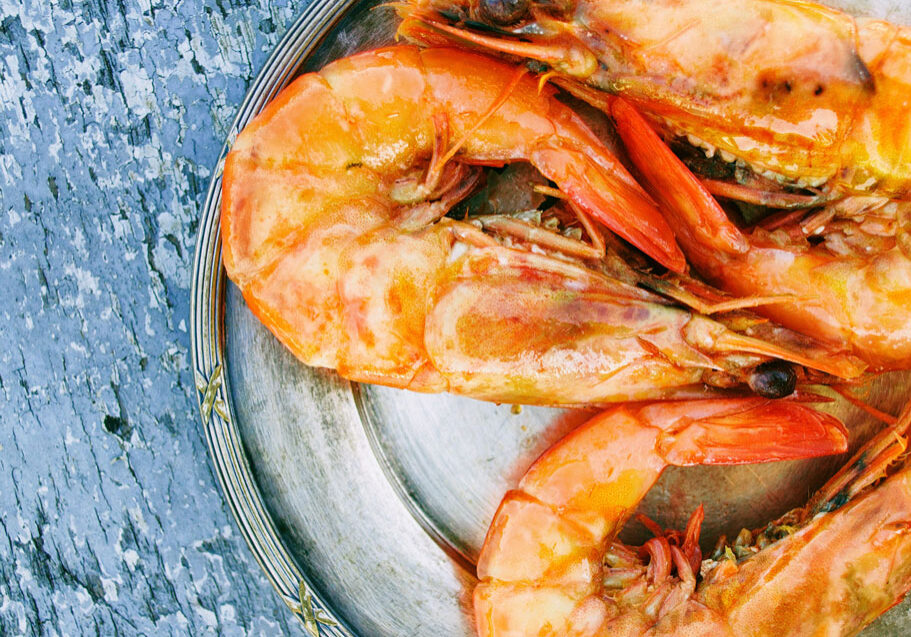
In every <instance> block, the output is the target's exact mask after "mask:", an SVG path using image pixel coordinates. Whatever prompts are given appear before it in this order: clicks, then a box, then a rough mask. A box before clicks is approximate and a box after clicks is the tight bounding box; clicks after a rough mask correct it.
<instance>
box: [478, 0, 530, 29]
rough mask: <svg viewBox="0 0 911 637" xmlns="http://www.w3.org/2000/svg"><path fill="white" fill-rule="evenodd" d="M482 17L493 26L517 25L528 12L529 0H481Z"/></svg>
mask: <svg viewBox="0 0 911 637" xmlns="http://www.w3.org/2000/svg"><path fill="white" fill-rule="evenodd" d="M480 6H481V16H482V17H483V18H484V19H485V20H489V21H490V22H492V23H493V24H498V25H501V26H505V25H507V24H515V23H516V22H518V21H519V20H521V19H522V18H523V17H524V16H525V14H526V13H527V12H528V0H480Z"/></svg>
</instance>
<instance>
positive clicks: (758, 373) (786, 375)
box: [749, 361, 797, 398]
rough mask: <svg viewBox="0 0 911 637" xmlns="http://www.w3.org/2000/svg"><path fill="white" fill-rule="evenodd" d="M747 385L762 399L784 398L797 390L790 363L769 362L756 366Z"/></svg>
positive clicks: (795, 376) (795, 375) (795, 378)
mask: <svg viewBox="0 0 911 637" xmlns="http://www.w3.org/2000/svg"><path fill="white" fill-rule="evenodd" d="M749 385H750V389H752V390H753V391H754V392H756V393H757V394H759V395H760V396H762V397H763V398H784V397H785V396H790V395H791V394H793V393H794V389H796V388H797V372H795V371H794V367H793V366H792V365H791V364H790V363H786V362H784V361H769V362H767V363H762V364H761V365H757V366H756V369H754V370H753V373H752V374H750V380H749Z"/></svg>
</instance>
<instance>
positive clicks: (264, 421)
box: [192, 0, 911, 637]
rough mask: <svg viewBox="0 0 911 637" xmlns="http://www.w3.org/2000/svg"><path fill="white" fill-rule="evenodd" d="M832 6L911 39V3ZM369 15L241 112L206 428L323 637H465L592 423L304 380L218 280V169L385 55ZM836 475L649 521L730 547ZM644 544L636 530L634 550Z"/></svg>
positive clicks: (676, 506) (657, 494)
mask: <svg viewBox="0 0 911 637" xmlns="http://www.w3.org/2000/svg"><path fill="white" fill-rule="evenodd" d="M835 4H838V5H840V6H841V7H842V8H848V9H851V8H853V9H854V10H855V11H856V12H858V13H863V14H866V15H870V14H872V13H873V12H874V11H875V13H876V14H878V15H880V16H885V17H888V18H889V19H892V20H895V21H905V22H911V7H908V6H903V4H904V3H903V2H902V0H891V1H888V0H887V1H884V2H876V1H875V0H868V1H863V0H855V1H854V2H850V1H849V0H842V1H841V2H838V3H835ZM852 4H853V7H852V6H851V5H852ZM373 7H374V3H373V2H357V1H356V0H347V1H346V2H337V1H335V0H316V1H314V2H313V3H312V4H310V5H309V7H308V8H307V10H306V11H305V13H304V14H303V15H302V16H301V17H300V18H299V20H298V21H297V22H296V23H295V25H294V26H293V27H292V28H291V29H290V31H289V32H288V34H287V35H286V37H285V38H284V40H283V41H282V43H281V44H280V45H279V47H278V48H277V49H276V51H275V52H274V53H273V55H272V57H271V58H270V59H269V61H268V62H267V64H266V66H265V68H264V69H263V70H262V71H261V73H260V75H259V76H258V77H257V79H256V81H255V82H254V83H253V85H252V86H251V88H250V91H249V93H248V95H247V97H246V99H245V101H244V103H243V104H242V105H241V107H240V111H239V114H238V116H237V120H236V121H235V124H234V127H233V129H232V130H233V131H235V133H234V134H232V135H231V136H229V139H228V140H227V142H226V145H225V150H224V152H223V153H222V160H221V161H220V162H219V165H218V168H217V169H216V171H215V175H214V178H213V180H212V184H211V186H210V189H209V194H208V198H207V200H206V204H205V206H204V207H203V210H202V217H201V223H200V230H199V239H198V245H197V252H196V259H195V264H194V280H193V292H192V294H193V298H192V337H193V345H192V350H193V363H194V369H195V373H196V382H197V387H198V389H199V397H200V411H201V416H202V422H203V425H204V427H205V432H206V437H207V440H208V443H209V447H210V451H211V455H212V462H213V464H214V466H215V469H216V473H217V475H218V476H219V479H220V481H221V484H222V487H223V489H224V492H225V497H226V499H227V502H228V504H229V506H230V507H231V509H232V511H233V512H234V514H235V516H236V518H237V523H238V525H239V527H240V529H241V531H242V533H243V535H244V537H245V538H246V539H247V542H248V543H249V545H250V548H251V550H252V551H253V553H254V555H255V556H256V558H257V560H258V561H259V563H260V564H261V566H262V567H263V569H264V571H265V572H266V574H267V575H268V577H269V579H270V580H271V581H272V583H273V585H274V586H275V588H276V590H277V591H278V594H279V595H281V597H282V598H283V599H284V601H285V602H286V603H287V604H288V606H289V607H290V608H291V609H292V610H293V611H294V612H296V613H298V614H299V615H300V617H301V619H302V621H303V622H304V626H305V628H306V629H307V631H308V632H309V633H310V634H311V635H314V637H316V636H318V635H352V636H354V635H357V636H362V637H379V636H386V635H388V636H399V635H409V636H410V637H420V636H422V635H427V636H432V637H438V636H439V635H447V636H450V635H451V636H456V637H458V636H468V635H472V634H473V626H472V619H471V607H470V593H471V587H472V586H473V583H474V581H475V580H474V566H473V562H474V559H475V557H476V555H477V553H478V550H479V548H480V544H481V542H482V541H483V537H484V533H485V532H486V529H487V526H488V524H489V522H490V519H491V518H492V516H493V513H494V511H495V509H496V506H497V503H498V502H499V499H500V498H501V497H502V495H503V493H504V492H505V491H506V490H507V489H508V488H509V487H510V486H512V485H513V484H514V483H515V480H516V479H517V477H518V476H520V475H521V474H522V473H523V472H524V470H525V468H526V467H527V466H528V464H529V463H530V462H531V461H532V460H533V459H534V458H535V457H536V456H537V455H538V454H540V453H541V452H542V451H543V450H544V449H545V448H547V447H548V446H549V445H550V444H552V443H553V442H555V441H556V440H557V439H559V438H560V437H561V436H562V435H563V434H564V433H566V432H567V431H569V430H570V429H571V428H573V427H574V426H576V425H578V424H579V423H581V422H582V421H584V420H585V419H586V418H587V417H589V416H590V415H591V412H585V411H563V410H556V409H543V408H529V407H525V408H522V409H521V410H513V409H512V408H511V406H509V405H501V406H498V405H493V404H488V403H482V402H478V401H474V400H470V399H466V398H460V397H455V396H449V395H421V394H415V393H410V392H404V391H398V390H393V389H388V388H383V387H374V386H366V385H355V384H351V383H348V382H346V381H343V380H341V379H339V378H338V377H337V376H336V375H335V374H333V373H332V372H328V371H324V370H319V369H313V368H308V367H305V366H303V365H302V364H300V363H299V362H298V361H297V360H296V359H294V357H293V356H292V355H291V354H290V353H288V352H287V351H285V349H284V348H283V347H282V346H281V345H280V344H279V343H278V341H277V340H275V339H274V338H273V337H272V336H271V334H270V333H269V332H268V331H267V330H266V329H265V328H264V327H263V326H262V325H261V324H260V323H259V322H258V321H257V320H256V319H255V318H254V317H253V315H252V314H251V313H250V312H249V310H248V309H247V308H246V305H245V304H244V301H243V299H242V297H241V296H240V293H239V292H238V290H237V289H236V288H235V287H234V286H233V285H232V284H230V283H229V282H227V281H226V279H225V276H224V268H223V267H222V264H221V245H220V240H219V218H218V210H219V205H220V201H221V166H222V162H223V160H224V155H225V153H226V152H227V149H228V147H229V146H230V144H231V143H232V142H233V139H234V136H235V135H236V131H238V130H240V129H242V128H243V126H244V125H246V123H247V122H249V121H250V119H252V117H253V116H255V114H256V113H258V112H259V111H260V110H261V109H262V107H263V106H264V105H265V104H266V103H267V102H268V101H269V100H270V99H271V98H272V97H273V96H274V95H275V94H276V93H277V92H278V91H279V90H280V89H281V88H282V87H283V86H285V85H286V84H287V83H288V81H289V80H290V79H292V78H293V77H294V76H295V75H296V74H297V73H299V72H302V71H307V70H313V69H317V68H320V67H321V66H322V65H323V64H325V63H326V62H328V61H330V60H332V59H335V58H337V57H341V56H344V55H348V54H351V53H353V52H356V51H360V50H364V49H368V48H372V47H374V46H378V45H381V44H385V43H387V42H389V41H391V36H392V34H393V32H394V28H395V21H394V17H393V14H392V11H391V10H390V9H388V8H376V9H374V8H373ZM909 381H911V376H909V375H907V374H906V375H898V374H892V375H888V376H885V377H883V378H881V379H879V380H878V381H877V382H876V383H874V386H873V388H872V390H871V393H870V400H871V402H873V403H874V404H876V405H878V406H879V407H881V408H883V409H886V410H889V411H892V412H895V411H897V408H898V407H899V406H900V404H901V403H902V399H903V397H904V396H905V395H907V391H906V389H907V388H908V386H909ZM826 409H827V410H829V411H832V412H835V413H837V414H838V415H840V416H841V417H842V418H844V419H845V420H846V421H847V423H848V424H849V427H851V429H852V433H853V434H854V438H855V444H857V442H858V441H860V440H861V439H863V438H865V437H866V436H868V435H869V432H870V431H871V425H869V424H865V423H867V419H866V418H864V417H863V415H862V414H860V413H859V412H858V411H857V410H855V409H853V408H851V407H850V406H848V405H846V404H845V403H844V402H839V401H836V402H834V403H832V404H830V405H828V406H826ZM516 411H518V413H515V412H516ZM838 464H839V460H838V459H823V460H818V461H800V462H788V463H777V464H771V465H756V466H746V467H734V468H716V467H701V468H694V469H671V470H668V471H667V472H666V473H665V475H664V476H663V477H662V479H661V481H660V483H659V484H658V485H657V486H656V488H654V489H653V490H652V492H651V493H650V494H649V496H648V498H647V499H646V500H645V501H644V502H643V504H642V507H641V508H642V511H643V512H644V513H646V514H647V515H648V516H650V517H652V518H653V519H655V520H657V521H658V522H659V523H661V524H662V525H665V526H677V527H682V526H683V525H685V522H686V518H687V517H688V515H689V513H690V512H691V511H692V510H693V508H694V507H695V506H697V505H698V504H699V503H701V502H704V503H705V504H706V515H707V520H706V525H705V533H704V542H705V543H706V544H708V545H711V544H713V543H714V540H715V538H716V537H717V536H718V534H720V533H728V534H731V533H734V534H736V532H737V531H738V530H739V529H740V528H741V527H756V526H759V525H761V524H762V523H764V522H765V521H767V520H768V519H771V518H772V517H774V516H777V515H779V514H780V513H782V512H784V511H786V510H788V509H789V508H791V507H794V506H798V505H800V504H802V503H803V502H804V501H805V499H806V498H807V496H808V495H809V493H811V492H812V490H814V489H815V488H816V487H817V486H819V485H820V484H821V483H822V482H823V481H824V480H825V479H826V477H827V476H828V475H829V474H830V473H832V472H833V471H834V469H835V468H836V467H837V466H838ZM719 485H721V487H720V488H719ZM641 534H642V529H636V528H635V527H634V526H632V527H631V528H630V529H628V530H627V536H626V537H627V538H628V539H630V540H636V539H637V538H641V537H642V535H641ZM909 609H911V604H909V603H907V602H906V603H903V604H901V605H900V606H899V607H897V608H896V609H893V610H892V611H890V613H888V614H887V615H886V616H884V617H883V618H882V619H880V620H879V621H878V622H877V623H876V624H874V626H873V627H871V628H870V629H868V631H867V633H865V634H870V635H900V634H905V633H906V632H907V630H906V629H903V628H902V627H903V626H909V625H911V618H909Z"/></svg>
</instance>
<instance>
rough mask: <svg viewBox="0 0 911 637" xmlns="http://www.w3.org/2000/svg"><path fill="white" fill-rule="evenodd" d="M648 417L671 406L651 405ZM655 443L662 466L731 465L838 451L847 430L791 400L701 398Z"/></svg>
mask: <svg viewBox="0 0 911 637" xmlns="http://www.w3.org/2000/svg"><path fill="white" fill-rule="evenodd" d="M646 409H649V410H650V411H651V410H657V412H658V413H649V414H648V416H647V417H648V419H649V421H653V419H655V418H661V417H663V418H664V419H665V420H669V419H668V416H669V415H670V414H667V413H665V414H663V416H662V414H661V413H660V412H661V411H662V410H665V411H667V410H676V409H679V407H677V406H664V405H663V404H662V403H656V404H655V405H652V406H650V407H648V408H646ZM677 422H678V423H679V424H678V425H675V426H673V427H672V428H671V429H669V430H668V431H666V433H665V437H664V439H663V440H662V441H660V442H659V449H660V448H661V447H662V446H664V447H666V450H664V451H663V455H664V458H665V460H666V461H667V462H668V464H672V465H676V466H687V465H697V464H703V465H705V464H712V465H735V464H751V463H759V462H775V461H779V460H793V459H798V458H811V457H817V456H825V455H831V454H837V453H844V452H845V451H846V450H847V448H848V438H847V431H846V429H845V427H844V425H843V424H842V423H841V422H840V421H839V420H838V419H837V418H834V417H833V416H830V415H828V414H824V413H821V412H818V411H816V410H814V409H811V408H809V407H807V406H805V405H802V404H800V403H797V402H794V401H784V400H766V399H762V398H751V399H740V400H715V401H703V403H701V404H699V405H698V410H694V409H692V408H691V409H690V410H689V414H688V415H684V416H679V417H678V418H677Z"/></svg>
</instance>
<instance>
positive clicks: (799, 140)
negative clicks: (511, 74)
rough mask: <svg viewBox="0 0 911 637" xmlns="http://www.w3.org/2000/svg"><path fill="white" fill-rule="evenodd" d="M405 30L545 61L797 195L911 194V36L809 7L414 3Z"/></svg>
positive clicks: (687, 1)
mask: <svg viewBox="0 0 911 637" xmlns="http://www.w3.org/2000/svg"><path fill="white" fill-rule="evenodd" d="M396 6H397V7H398V8H399V11H400V13H401V14H402V16H403V17H404V22H403V23H402V25H401V27H400V29H399V32H400V33H401V34H403V35H405V36H407V37H409V38H411V39H413V40H417V41H420V42H425V43H434V44H439V43H440V42H451V41H452V40H457V41H460V42H463V43H467V44H474V45H477V46H480V47H483V48H485V49H487V50H491V51H499V52H502V53H505V54H509V55H511V56H517V57H519V58H522V59H530V60H536V61H538V62H541V63H543V64H544V65H546V66H547V67H549V68H551V69H553V71H554V72H555V73H556V74H557V75H559V76H562V77H564V78H573V79H575V80H581V81H584V82H585V83H587V84H588V85H589V86H591V87H594V88H596V89H598V90H602V91H607V92H609V93H613V94H619V95H623V96H624V97H625V98H626V99H628V100H630V101H631V102H633V103H634V105H635V106H636V107H637V108H639V109H641V110H642V111H643V112H645V113H647V114H648V115H649V117H650V118H651V119H652V121H653V122H654V123H655V124H656V125H658V126H659V127H660V128H661V129H662V130H663V131H665V132H667V133H668V134H670V135H673V136H675V137H678V138H682V139H685V140H688V141H690V142H691V143H692V144H693V145H695V146H698V147H700V148H702V149H703V150H705V151H706V152H707V153H709V154H710V155H715V154H717V155H719V156H721V157H723V158H725V160H727V161H730V162H734V161H737V162H739V163H741V164H743V165H745V166H749V167H752V168H753V170H754V172H755V173H757V174H759V175H763V174H766V175H767V176H769V177H770V178H771V179H773V180H776V181H782V182H785V183H789V184H792V185H800V186H812V187H822V186H824V185H826V186H828V187H829V188H830V189H833V190H842V191H846V192H850V193H855V194H856V193H861V194H875V195H878V196H886V197H890V198H894V199H907V198H909V197H911V153H909V151H908V149H909V148H911V121H909V118H908V117H907V113H908V111H909V109H911V28H908V27H903V26H898V25H894V24H890V23H888V22H884V21H881V20H871V19H855V18H853V17H852V16H849V15H847V14H845V13H842V12H840V11H837V10H835V9H830V8H827V7H824V6H822V5H820V4H817V3H814V2H807V1H805V0H730V1H727V2H718V1H717V0H684V1H682V2H681V1H680V0H568V1H566V2H558V3H554V2H543V1H540V0H411V1H410V2H405V3H399V4H397V5H396Z"/></svg>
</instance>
